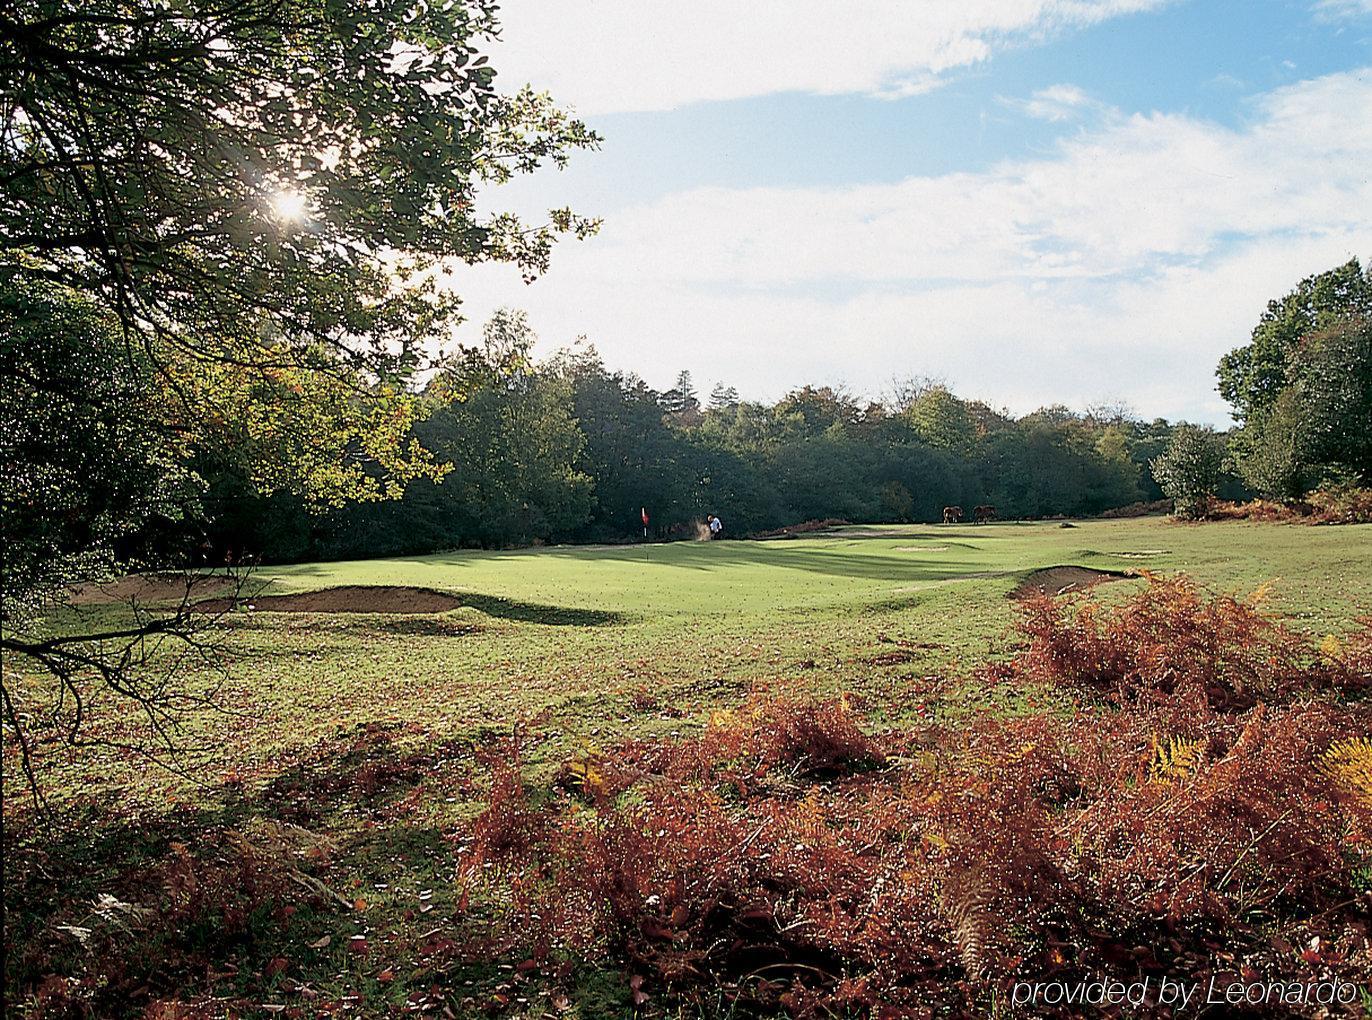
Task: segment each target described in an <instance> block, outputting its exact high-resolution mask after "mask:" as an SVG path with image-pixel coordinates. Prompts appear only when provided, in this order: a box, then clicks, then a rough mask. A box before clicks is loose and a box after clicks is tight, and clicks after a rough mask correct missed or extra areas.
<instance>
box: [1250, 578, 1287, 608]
mask: <svg viewBox="0 0 1372 1020" xmlns="http://www.w3.org/2000/svg"><path fill="white" fill-rule="evenodd" d="M1280 580H1281V578H1280V577H1273V578H1270V579H1269V580H1266V581H1264V582H1263V583H1262V584H1260V585H1258V586H1257V587H1256V588H1254V589H1253V591H1252V593H1251V594H1249V596H1248V599H1247V602H1248V604H1249V605H1250V606H1254V607H1257V606H1260V605H1262V604H1263V603H1264V602H1266V601H1267V598H1268V596H1269V595H1271V594H1272V587H1273V585H1275V584H1276V583H1277V582H1278V581H1280Z"/></svg>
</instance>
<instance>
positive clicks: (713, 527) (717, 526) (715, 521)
mask: <svg viewBox="0 0 1372 1020" xmlns="http://www.w3.org/2000/svg"><path fill="white" fill-rule="evenodd" d="M709 521H710V537H711V538H718V537H719V535H720V532H722V531H723V530H724V525H723V523H721V522H720V519H719V518H718V517H716V516H715V515H714V514H710V515H709Z"/></svg>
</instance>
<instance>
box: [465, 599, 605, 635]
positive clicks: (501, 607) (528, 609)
mask: <svg viewBox="0 0 1372 1020" xmlns="http://www.w3.org/2000/svg"><path fill="white" fill-rule="evenodd" d="M458 597H459V598H461V599H462V604H463V605H465V606H471V607H472V608H473V609H479V610H481V612H483V613H485V614H486V615H487V616H494V617H496V618H498V619H501V620H516V621H518V622H519V623H541V624H544V625H545V626H549V627H604V626H607V625H609V624H615V623H623V622H624V619H625V616H624V614H623V613H617V612H614V611H612V610H608V609H577V608H574V607H572V606H548V605H542V604H539V603H537V602H517V601H515V600H514V599H502V598H499V597H497V596H495V595H476V594H474V593H472V592H462V593H460V594H459V596H458Z"/></svg>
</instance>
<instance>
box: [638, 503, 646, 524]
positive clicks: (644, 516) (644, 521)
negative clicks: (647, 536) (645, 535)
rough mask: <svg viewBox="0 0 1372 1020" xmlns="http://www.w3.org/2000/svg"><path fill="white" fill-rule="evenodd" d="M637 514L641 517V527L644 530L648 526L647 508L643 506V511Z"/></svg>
mask: <svg viewBox="0 0 1372 1020" xmlns="http://www.w3.org/2000/svg"><path fill="white" fill-rule="evenodd" d="M639 514H641V515H642V517H643V526H644V527H645V528H646V527H647V526H648V508H647V507H646V506H645V507H644V508H643V509H641V510H640V511H639Z"/></svg>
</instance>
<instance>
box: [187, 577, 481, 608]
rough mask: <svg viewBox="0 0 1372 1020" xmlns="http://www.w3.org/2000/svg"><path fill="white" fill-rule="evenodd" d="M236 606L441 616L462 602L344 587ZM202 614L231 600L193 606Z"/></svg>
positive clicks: (399, 590)
mask: <svg viewBox="0 0 1372 1020" xmlns="http://www.w3.org/2000/svg"><path fill="white" fill-rule="evenodd" d="M237 604H238V606H239V607H241V608H246V609H253V610H256V611H257V612H260V613H397V614H399V613H442V612H446V611H447V610H449V609H457V608H458V607H459V606H461V605H462V600H461V599H460V598H458V597H457V596H456V595H450V594H448V593H447V592H442V591H434V590H433V589H432V588H413V587H410V586H408V585H365V584H348V585H343V586H341V587H338V588H324V589H321V590H320V591H307V592H301V593H300V594H299V595H259V596H257V597H256V598H243V599H239V600H238V603H237ZM195 608H196V609H197V610H199V611H200V612H204V613H222V612H224V611H225V610H228V609H232V608H234V603H233V600H231V599H223V598H221V599H205V600H203V601H201V602H197V603H196V604H195Z"/></svg>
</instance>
